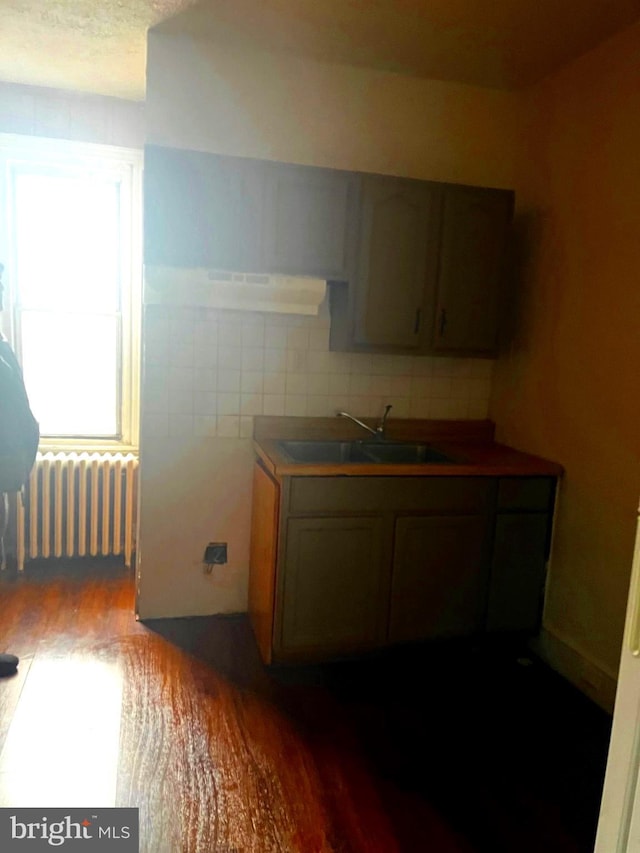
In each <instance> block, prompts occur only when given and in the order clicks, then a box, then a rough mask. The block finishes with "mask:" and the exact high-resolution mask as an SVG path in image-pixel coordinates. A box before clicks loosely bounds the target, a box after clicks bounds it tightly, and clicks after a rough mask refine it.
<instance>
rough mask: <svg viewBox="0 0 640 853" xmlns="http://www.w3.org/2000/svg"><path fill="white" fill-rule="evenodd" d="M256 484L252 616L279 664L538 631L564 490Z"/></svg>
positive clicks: (479, 484) (294, 480)
mask: <svg viewBox="0 0 640 853" xmlns="http://www.w3.org/2000/svg"><path fill="white" fill-rule="evenodd" d="M256 478H257V480H256V481H257V483H258V487H257V488H256V485H255V483H254V498H253V519H254V522H253V529H252V545H251V570H250V582H249V602H250V604H249V610H250V616H251V621H252V624H253V626H254V631H255V633H256V637H257V639H258V644H259V647H260V651H261V654H262V657H263V659H264V660H265V661H266V662H271V661H272V660H275V661H288V660H300V661H303V660H321V659H324V658H331V657H335V656H339V655H344V654H352V653H354V652H357V651H360V650H363V649H370V648H380V647H384V646H387V645H393V644H397V643H406V642H414V641H421V640H429V639H435V638H445V637H463V636H470V635H480V634H484V633H488V632H494V633H499V632H507V631H509V632H530V633H531V632H533V631H535V630H536V629H537V627H538V621H539V617H540V608H541V602H542V591H543V587H544V571H545V565H546V559H547V556H548V543H549V535H550V528H551V518H552V509H553V496H554V493H555V480H554V478H553V477H497V476H495V477H492V476H483V477H472V476H471V477H467V476H460V477H448V476H427V477H419V476H414V477H410V476H405V477H402V476H397V477H394V476H386V477H382V476H349V477H337V476H316V477H313V476H309V477H304V476H286V477H283V478H281V480H276V479H274V478H272V477H271V476H270V475H269V474H268V473H267V472H266V471H265V470H264V469H263V468H262V466H261V464H260V463H259V462H257V463H256ZM264 519H266V522H265V521H264Z"/></svg>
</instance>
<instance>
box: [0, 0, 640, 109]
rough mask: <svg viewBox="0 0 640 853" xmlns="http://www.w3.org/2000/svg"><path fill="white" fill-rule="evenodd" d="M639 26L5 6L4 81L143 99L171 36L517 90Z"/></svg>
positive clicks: (498, 8) (108, 3) (190, 5)
mask: <svg viewBox="0 0 640 853" xmlns="http://www.w3.org/2000/svg"><path fill="white" fill-rule="evenodd" d="M179 13H182V14H179ZM176 16H178V17H176ZM638 19H640V0H485V2H481V0H201V2H199V3H195V2H194V0H48V2H46V3H43V2H42V0H3V2H2V3H1V4H0V80H9V81H13V82H19V83H28V84H32V85H43V86H54V87H59V88H67V89H79V90H82V91H89V92H98V93H102V94H108V95H116V96H120V97H125V98H134V99H139V98H143V97H144V84H145V53H146V33H147V29H148V28H149V27H152V26H156V25H160V29H161V30H164V31H167V32H173V31H186V32H191V33H192V34H194V35H197V36H198V37H206V38H209V39H212V40H213V41H221V42H224V43H225V44H238V45H243V44H247V43H250V44H258V45H260V46H263V47H266V48H269V49H274V50H278V51H285V52H289V53H293V54H295V55H299V56H310V57H314V58H317V59H320V60H324V61H329V62H339V63H348V64H352V65H359V66H367V67H373V68H380V69H384V70H390V71H398V72H401V73H406V74H412V75H417V76H421V77H433V78H436V79H441V80H456V81H459V82H463V83H471V84H475V85H480V86H490V87H497V88H518V87H522V86H526V85H528V84H530V83H532V82H535V81H536V80H538V79H540V78H541V77H544V76H545V75H546V74H548V73H549V72H551V71H553V70H555V69H556V68H558V67H560V66H561V65H563V64H565V63H566V62H568V61H569V60H571V59H572V58H574V57H576V56H578V55H580V54H581V53H584V52H585V51H587V50H589V49H590V48H592V47H593V46H595V45H596V44H597V43H598V42H600V41H602V40H603V39H605V38H607V37H608V36H610V35H612V34H613V33H615V32H617V31H618V30H620V29H622V28H624V27H626V26H629V25H630V24H632V23H633V22H634V21H637V20H638Z"/></svg>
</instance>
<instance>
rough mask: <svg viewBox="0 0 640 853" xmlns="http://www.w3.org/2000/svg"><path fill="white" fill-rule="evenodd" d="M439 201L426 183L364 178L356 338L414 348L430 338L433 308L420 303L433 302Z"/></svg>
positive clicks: (438, 197)
mask: <svg viewBox="0 0 640 853" xmlns="http://www.w3.org/2000/svg"><path fill="white" fill-rule="evenodd" d="M439 204H440V191H439V189H438V188H436V187H434V186H433V185H431V184H427V183H424V182H420V181H407V180H401V179H399V178H386V177H379V176H367V177H365V178H364V179H363V183H362V199H361V221H360V235H359V242H358V260H357V272H356V280H355V282H354V284H355V287H356V297H355V342H356V343H358V344H369V345H378V346H389V347H402V348H405V349H406V348H409V349H418V348H419V347H420V344H421V342H422V340H424V339H426V340H428V339H429V332H430V323H431V319H432V312H431V311H425V304H430V305H432V302H433V293H434V287H435V273H436V263H437V247H436V240H437V225H438V222H437V220H438V216H439ZM425 324H426V325H425ZM425 335H426V338H425Z"/></svg>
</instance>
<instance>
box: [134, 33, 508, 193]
mask: <svg viewBox="0 0 640 853" xmlns="http://www.w3.org/2000/svg"><path fill="white" fill-rule="evenodd" d="M516 103H517V96H515V95H514V94H512V93H507V92H501V91H498V90H495V89H481V88H479V87H475V86H465V85H460V84H455V83H444V82H440V81H436V80H423V79H419V78H417V77H407V76H403V75H400V74H390V73H386V72H382V71H373V70H367V69H362V68H352V67H349V66H346V65H330V64H325V63H320V62H314V61H311V60H305V59H300V58H296V57H292V56H284V55H278V54H275V53H268V52H265V51H261V50H258V49H255V50H248V49H247V50H240V49H238V48H235V49H233V48H228V47H226V46H224V45H213V44H208V43H206V42H196V41H194V40H193V39H191V38H189V37H187V36H173V35H172V36H170V35H166V34H160V33H154V32H150V33H149V41H148V60H147V119H148V125H147V127H148V135H149V141H150V142H154V143H157V144H159V145H170V146H175V147H176V148H181V147H182V148H192V149H196V150H202V151H214V152H217V153H220V154H234V155H237V156H241V157H257V158H260V159H265V160H284V161H287V162H291V163H304V164H306V165H315V166H330V167H335V168H338V169H355V170H362V171H369V172H382V173H388V174H393V175H395V174H400V175H408V176H411V177H416V178H430V179H433V180H443V181H445V180H447V181H457V182H459V183H471V184H484V185H488V186H499V187H507V188H510V187H511V185H512V180H513V164H514V153H515V151H514V140H515V136H516V128H517V121H516V114H515V104H516Z"/></svg>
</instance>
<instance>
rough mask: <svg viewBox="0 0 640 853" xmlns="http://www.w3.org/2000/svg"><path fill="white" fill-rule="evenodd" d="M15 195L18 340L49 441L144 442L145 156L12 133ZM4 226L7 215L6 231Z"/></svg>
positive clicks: (9, 154) (7, 185) (11, 190)
mask: <svg viewBox="0 0 640 853" xmlns="http://www.w3.org/2000/svg"><path fill="white" fill-rule="evenodd" d="M3 141H5V142H6V141H7V139H6V137H5V138H3V137H0V159H2V158H4V159H3V161H2V162H0V165H1V166H2V167H3V169H2V175H3V176H4V177H3V178H2V179H1V181H0V190H1V191H2V198H3V199H4V200H5V203H6V217H5V222H6V224H7V226H8V227H7V228H6V233H5V234H1V233H0V243H2V244H4V243H5V241H6V244H7V246H8V252H7V260H8V263H7V271H6V273H5V278H6V279H7V284H8V285H9V287H8V290H9V294H10V302H11V307H12V308H13V324H12V325H13V339H14V340H13V342H14V345H15V346H16V349H17V351H18V354H19V357H20V360H21V363H22V369H23V372H24V379H25V384H26V387H27V391H28V394H29V399H30V402H31V408H32V409H33V412H34V414H35V416H36V418H37V419H38V421H39V423H40V432H41V435H42V436H43V439H44V440H45V443H49V444H50V445H51V444H56V443H62V444H63V445H65V444H66V443H71V442H73V441H74V440H75V442H76V443H77V444H78V446H84V445H85V444H86V445H87V446H88V447H91V446H96V444H99V443H100V442H102V443H104V444H106V445H107V446H112V445H113V444H120V445H128V446H135V445H136V444H137V419H138V414H137V411H138V399H137V394H138V387H139V377H138V356H137V354H138V352H139V349H138V347H139V330H138V326H139V304H138V303H139V299H140V290H139V279H140V275H141V245H140V244H141V236H140V235H141V227H140V226H141V223H140V219H141V213H140V191H139V184H140V175H141V168H140V167H141V158H140V155H139V153H138V152H128V154H129V155H133V156H127V152H124V151H123V150H122V149H112V150H110V149H106V148H105V147H104V146H91V145H82V144H79V143H63V142H59V143H58V142H52V141H45V140H42V141H36V140H23V141H22V142H21V141H20V139H19V138H16V137H11V138H10V140H9V142H10V144H8V145H6V146H5V148H4V149H3V146H2V142H3ZM2 228H3V224H2V221H1V220H0V231H1V230H2Z"/></svg>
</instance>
